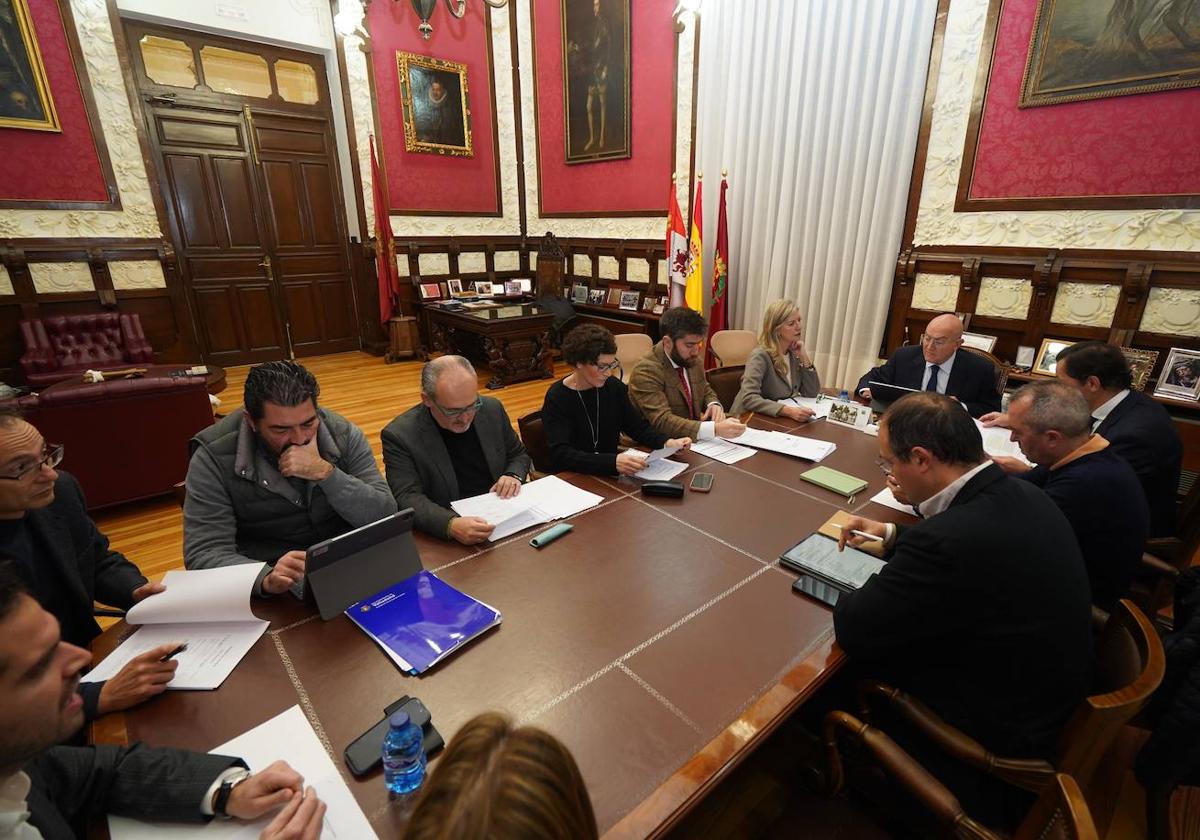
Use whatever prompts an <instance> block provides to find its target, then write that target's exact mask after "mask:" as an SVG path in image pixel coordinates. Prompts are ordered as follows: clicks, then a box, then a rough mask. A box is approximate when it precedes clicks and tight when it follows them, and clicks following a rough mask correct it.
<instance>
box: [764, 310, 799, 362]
mask: <svg viewBox="0 0 1200 840" xmlns="http://www.w3.org/2000/svg"><path fill="white" fill-rule="evenodd" d="M799 311H800V307H799V306H797V305H796V302H795V301H793V300H788V299H787V298H783V299H781V300H777V301H774V302H772V303H770V304H768V305H767V309H766V311H765V312H763V321H762V329H761V330H760V331H759V333H758V346H759V347H761V348H762V349H764V350H766V351H767V353H768V355H770V357H771V364H773V365H774V366H775V371H776V372H777V373H778V374H779V375H780V376H781V377H782V378H783V379H787V377H788V360H787V359H785V358H784V357H783V355H782V354H781V353H780V352H779V339H778V338H777V337H776V336H775V333H776V332H777V331H778V330H779V328H780V327H781V326H783V322H784V321H786V320H787V319H788V318H790V317H791V315H792V313H793V312H799Z"/></svg>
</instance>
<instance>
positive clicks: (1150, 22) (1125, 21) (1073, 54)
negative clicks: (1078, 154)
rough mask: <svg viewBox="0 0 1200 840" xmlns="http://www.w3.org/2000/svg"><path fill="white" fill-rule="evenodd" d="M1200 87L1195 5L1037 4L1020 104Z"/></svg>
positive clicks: (1138, 0) (1199, 12) (1191, 0)
mask: <svg viewBox="0 0 1200 840" xmlns="http://www.w3.org/2000/svg"><path fill="white" fill-rule="evenodd" d="M1196 85H1200V7H1198V6H1197V4H1196V2H1195V0H1038V6H1037V15H1036V17H1035V19H1034V24H1033V37H1032V38H1031V39H1030V42H1029V54H1028V56H1027V57H1026V60H1025V75H1024V77H1023V79H1022V83H1021V95H1020V99H1019V101H1018V103H1017V104H1018V105H1019V106H1020V107H1021V108H1030V107H1035V106H1038V105H1057V104H1059V103H1062V102H1076V101H1079V100H1083V99H1103V98H1106V97H1110V96H1126V95H1128V94H1133V93H1147V92H1149V91H1155V90H1169V89H1172V88H1185V87H1194V86H1196Z"/></svg>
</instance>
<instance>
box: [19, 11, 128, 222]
mask: <svg viewBox="0 0 1200 840" xmlns="http://www.w3.org/2000/svg"><path fill="white" fill-rule="evenodd" d="M29 11H30V14H31V15H32V16H33V28H34V31H35V32H36V33H37V40H38V45H39V47H40V48H41V53H42V61H43V62H44V63H45V65H46V76H47V77H48V78H49V80H50V90H51V95H52V96H53V98H54V107H55V110H57V112H58V121H59V123H60V124H61V126H62V132H61V133H58V132H50V131H29V130H27V129H21V128H0V199H10V200H11V199H15V200H21V201H108V189H107V187H106V186H105V183H104V173H103V172H102V171H101V169H100V156H99V153H98V152H97V151H96V144H95V142H94V141H93V139H92V130H91V126H89V125H88V119H87V111H86V109H85V108H84V104H83V95H82V94H81V93H80V90H79V81H78V80H77V79H76V78H75V67H74V65H73V64H72V62H71V51H70V48H69V47H68V46H67V35H66V32H65V30H64V29H63V21H62V18H61V16H60V15H59V11H58V3H57V2H55V0H29ZM97 129H98V130H99V126H97Z"/></svg>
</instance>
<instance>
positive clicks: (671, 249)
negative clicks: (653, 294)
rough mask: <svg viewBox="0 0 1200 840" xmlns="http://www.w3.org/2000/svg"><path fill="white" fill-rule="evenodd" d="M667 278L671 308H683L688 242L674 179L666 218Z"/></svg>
mask: <svg viewBox="0 0 1200 840" xmlns="http://www.w3.org/2000/svg"><path fill="white" fill-rule="evenodd" d="M666 253H667V276H668V277H669V278H670V281H671V282H670V284H669V286H668V288H669V289H670V290H671V298H670V300H671V306H683V300H684V289H685V288H686V287H687V270H688V241H687V229H686V228H685V227H684V225H683V213H682V212H680V210H679V196H678V195H676V192H675V179H674V178H672V179H671V200H670V211H669V215H668V216H667V251H666Z"/></svg>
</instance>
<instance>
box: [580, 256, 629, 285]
mask: <svg viewBox="0 0 1200 840" xmlns="http://www.w3.org/2000/svg"><path fill="white" fill-rule="evenodd" d="M599 263H600V264H599V266H598V267H597V268H598V270H599V272H600V276H601V277H602V278H603V279H605V280H619V279H620V277H621V263H620V262H619V261H618V260H617V258H616V257H610V256H608V255H607V254H601V255H600V260H599ZM583 264H584V265H585V266H586V265H587V260H584V262H583ZM585 270H586V269H585Z"/></svg>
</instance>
